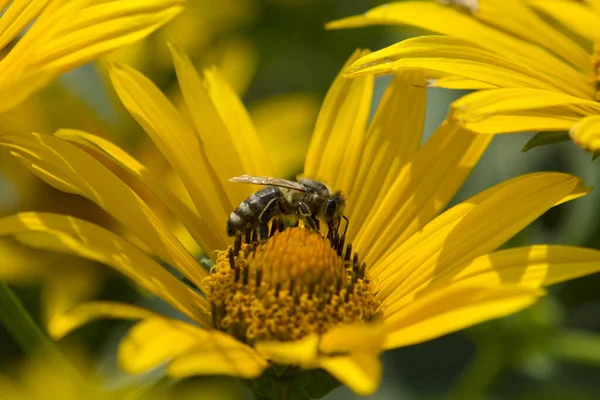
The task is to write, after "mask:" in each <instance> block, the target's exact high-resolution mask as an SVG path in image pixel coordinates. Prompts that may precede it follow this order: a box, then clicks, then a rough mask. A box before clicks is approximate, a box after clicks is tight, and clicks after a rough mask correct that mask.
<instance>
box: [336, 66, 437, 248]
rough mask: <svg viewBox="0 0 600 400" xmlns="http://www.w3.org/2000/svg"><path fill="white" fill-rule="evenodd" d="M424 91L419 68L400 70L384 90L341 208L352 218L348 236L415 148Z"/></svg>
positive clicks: (420, 127) (421, 115)
mask: <svg viewBox="0 0 600 400" xmlns="http://www.w3.org/2000/svg"><path fill="white" fill-rule="evenodd" d="M425 93H426V90H425V78H424V77H423V75H422V74H421V73H419V72H402V73H400V74H399V75H398V76H397V77H396V78H395V79H394V80H393V81H392V82H391V83H390V86H389V87H388V88H387V90H386V91H385V93H384V95H383V97H382V99H381V102H380V104H379V107H378V108H377V112H376V113H375V116H374V117H373V121H372V122H371V124H370V126H369V130H368V132H367V133H366V139H365V145H364V150H363V153H362V156H361V157H360V166H359V170H358V174H357V176H356V177H355V178H354V188H356V189H355V193H356V194H355V196H353V198H352V201H351V202H350V203H349V204H348V207H347V210H346V212H345V213H346V215H347V216H348V218H349V219H350V221H353V222H354V223H352V224H350V225H349V227H348V237H350V238H354V237H356V233H357V232H358V229H359V228H360V227H361V226H362V225H363V223H362V221H365V220H366V219H367V215H368V213H369V211H370V210H372V209H373V207H374V205H375V204H376V203H377V202H379V200H380V199H381V198H382V197H383V196H385V193H386V191H387V189H388V187H389V186H390V185H391V184H392V182H393V181H394V179H395V178H396V176H397V175H398V172H399V171H400V170H401V169H402V168H403V167H404V166H405V165H406V164H407V163H408V162H409V161H410V160H411V159H412V158H413V156H414V155H415V153H416V152H417V150H418V149H419V146H420V145H421V135H422V132H423V124H424V122H425ZM358 188H360V189H358Z"/></svg>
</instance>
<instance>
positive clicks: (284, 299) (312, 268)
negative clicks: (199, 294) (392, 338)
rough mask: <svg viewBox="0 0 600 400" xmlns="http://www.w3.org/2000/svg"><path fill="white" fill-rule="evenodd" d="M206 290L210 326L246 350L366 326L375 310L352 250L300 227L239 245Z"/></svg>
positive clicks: (224, 257)
mask: <svg viewBox="0 0 600 400" xmlns="http://www.w3.org/2000/svg"><path fill="white" fill-rule="evenodd" d="M204 284H205V287H207V288H208V295H207V297H208V300H209V301H210V302H211V306H212V314H213V322H214V324H215V327H216V328H217V329H220V330H222V331H224V332H227V333H229V334H231V335H233V336H234V337H236V338H237V339H239V340H241V341H243V342H245V343H249V344H253V343H255V342H257V341H263V340H280V341H291V340H298V339H301V338H303V337H305V336H307V335H309V334H312V333H317V334H323V333H325V332H326V331H327V330H329V329H330V328H332V327H334V326H336V325H338V324H343V323H353V322H357V321H369V320H371V319H373V318H374V316H375V315H376V313H377V310H378V307H379V301H378V300H377V298H376V297H375V293H374V290H373V284H372V282H371V281H370V279H369V277H368V275H367V271H366V265H365V264H364V263H363V264H360V262H359V257H358V254H356V253H353V252H352V245H350V244H347V245H345V243H344V239H340V238H338V237H335V238H333V239H327V238H325V237H323V236H322V235H321V234H320V233H319V232H315V231H313V230H310V229H306V228H298V227H296V228H289V229H285V230H283V229H282V230H275V232H273V233H272V235H271V236H270V237H269V238H268V239H266V240H255V241H251V242H249V243H242V242H241V238H238V239H237V240H236V243H235V244H234V245H233V246H231V247H230V248H229V249H228V250H227V251H222V252H220V253H219V255H218V258H217V263H216V265H215V266H214V267H213V268H212V270H211V274H210V276H209V277H207V278H206V279H205V281H204Z"/></svg>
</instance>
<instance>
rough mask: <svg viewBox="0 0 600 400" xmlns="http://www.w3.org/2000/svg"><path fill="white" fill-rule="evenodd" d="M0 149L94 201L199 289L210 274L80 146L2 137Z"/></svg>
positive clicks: (51, 139)
mask: <svg viewBox="0 0 600 400" xmlns="http://www.w3.org/2000/svg"><path fill="white" fill-rule="evenodd" d="M0 145H2V146H8V147H9V148H11V149H12V150H13V151H14V152H15V153H18V154H19V155H20V156H21V157H22V161H24V162H25V163H27V164H26V166H27V167H28V168H29V169H30V170H31V171H32V172H33V173H35V174H36V175H38V176H39V177H41V178H42V179H44V180H45V181H46V182H48V183H49V184H51V185H54V186H55V187H57V188H58V189H59V190H68V191H69V192H72V193H78V194H81V195H82V196H85V197H87V198H88V199H90V200H92V201H93V202H95V203H96V204H98V205H99V206H101V207H102V208H104V210H106V212H108V213H109V214H110V215H112V216H113V217H114V218H115V219H116V220H117V221H119V222H120V223H121V224H123V225H124V226H125V227H126V228H127V229H129V230H130V231H131V232H132V233H134V234H135V235H136V236H137V237H138V238H139V239H141V240H142V242H144V244H145V245H146V246H148V247H149V248H151V249H152V251H154V252H155V253H156V254H157V255H158V256H159V257H161V258H162V259H163V260H165V261H166V262H168V263H169V264H171V265H172V266H174V267H176V268H177V269H178V270H180V271H181V273H182V274H184V275H185V276H186V277H187V278H188V279H189V280H190V281H192V282H193V283H194V284H195V285H196V286H197V287H200V283H201V280H202V278H203V277H204V276H205V275H206V272H205V271H203V270H202V269H200V268H198V264H197V263H196V261H195V260H194V258H193V257H192V256H191V255H190V254H189V253H188V252H187V250H186V249H185V248H184V247H183V245H182V244H181V243H180V242H179V241H178V240H177V238H175V236H174V235H173V233H172V232H171V231H170V230H169V229H168V228H167V227H166V226H165V224H164V223H163V222H162V221H161V220H160V219H159V218H158V217H157V216H156V214H155V213H154V212H152V210H151V209H150V207H149V206H148V205H147V204H146V203H144V202H143V200H142V199H141V198H140V197H139V196H138V195H137V194H136V193H135V192H134V191H133V190H132V189H131V188H130V187H129V186H127V185H126V184H125V183H123V181H121V180H120V179H119V178H117V177H116V176H115V175H114V174H113V173H112V172H110V171H109V170H108V169H107V168H106V167H104V166H103V165H102V164H101V163H100V162H98V161H97V160H95V159H94V158H93V157H92V156H90V155H89V154H87V153H86V152H84V151H83V150H81V149H79V148H77V147H76V146H74V145H72V144H70V143H68V142H66V141H63V140H61V139H58V138H55V137H53V136H49V135H40V134H35V133H31V134H25V133H2V134H0Z"/></svg>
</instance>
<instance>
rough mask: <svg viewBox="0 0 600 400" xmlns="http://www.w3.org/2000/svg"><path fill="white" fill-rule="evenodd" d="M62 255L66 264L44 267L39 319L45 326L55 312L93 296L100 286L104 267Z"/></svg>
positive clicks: (102, 282) (60, 312)
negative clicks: (58, 266)
mask: <svg viewBox="0 0 600 400" xmlns="http://www.w3.org/2000/svg"><path fill="white" fill-rule="evenodd" d="M34 235H36V236H43V238H44V240H47V239H48V238H49V236H48V235H46V234H38V233H36V234H34ZM26 236H27V235H26ZM50 240H54V239H53V238H51V239H50ZM25 243H27V242H25ZM36 243H39V242H38V240H36ZM32 247H43V246H35V244H33V245H32ZM62 256H63V258H64V263H65V264H66V265H64V266H62V268H53V269H52V270H48V271H46V274H47V276H46V277H45V279H44V282H43V283H44V284H43V287H42V288H43V290H42V301H41V303H42V307H43V319H44V322H45V323H46V325H47V326H48V327H49V324H50V323H51V321H52V320H53V319H54V318H55V317H56V316H58V315H61V314H64V313H65V312H66V311H67V310H70V309H72V308H73V307H75V306H76V305H78V304H81V303H83V302H84V301H88V300H89V299H91V298H93V297H95V296H96V295H98V293H99V292H100V290H101V289H102V288H103V287H104V272H106V271H105V270H104V269H102V270H100V267H99V266H97V265H95V264H93V263H91V262H89V261H87V260H84V259H81V258H75V257H73V259H71V258H70V257H67V256H65V255H62ZM48 329H50V328H48Z"/></svg>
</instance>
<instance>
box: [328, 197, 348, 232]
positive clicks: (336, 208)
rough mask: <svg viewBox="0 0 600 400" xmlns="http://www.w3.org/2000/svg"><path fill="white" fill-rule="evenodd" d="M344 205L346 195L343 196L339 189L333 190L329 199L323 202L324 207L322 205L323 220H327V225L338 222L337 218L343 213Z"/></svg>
mask: <svg viewBox="0 0 600 400" xmlns="http://www.w3.org/2000/svg"><path fill="white" fill-rule="evenodd" d="M345 206H346V196H344V195H343V194H342V192H340V191H337V192H335V193H334V194H333V195H332V196H331V197H330V198H329V199H327V201H326V202H325V207H323V216H324V217H325V222H327V224H328V225H331V224H333V223H336V224H337V223H339V219H340V217H341V215H342V214H343V213H344V208H345Z"/></svg>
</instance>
